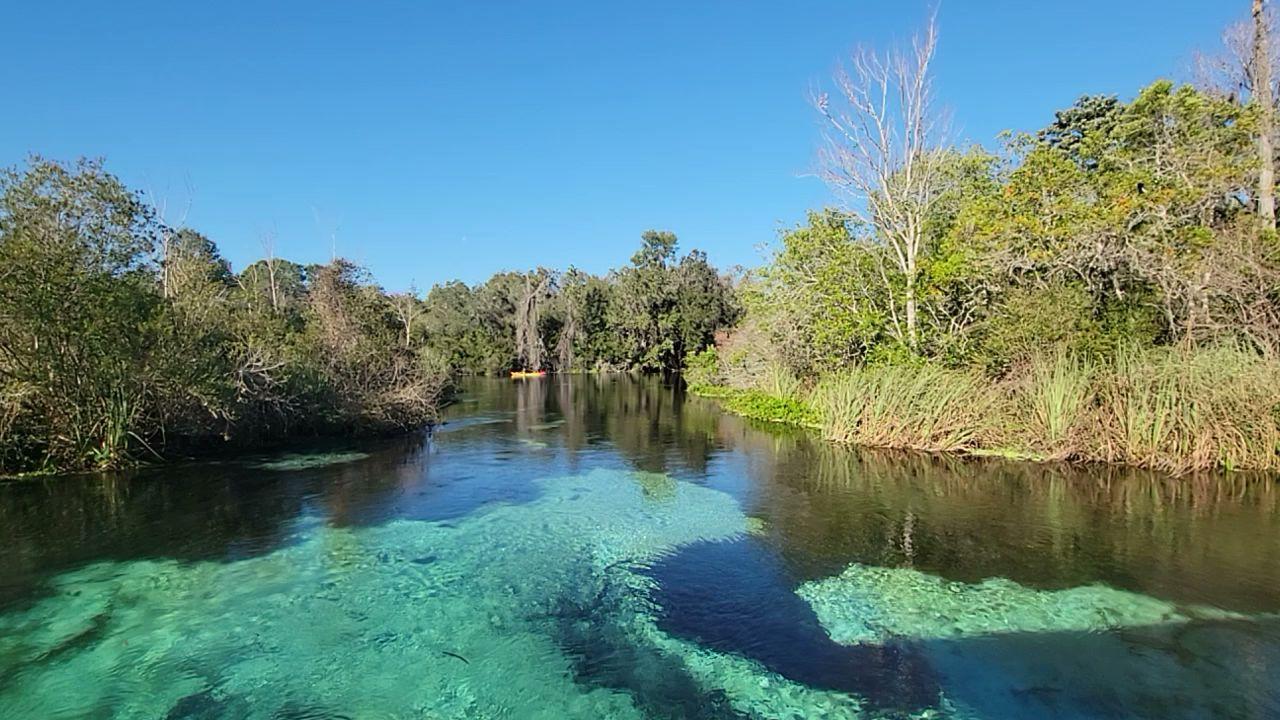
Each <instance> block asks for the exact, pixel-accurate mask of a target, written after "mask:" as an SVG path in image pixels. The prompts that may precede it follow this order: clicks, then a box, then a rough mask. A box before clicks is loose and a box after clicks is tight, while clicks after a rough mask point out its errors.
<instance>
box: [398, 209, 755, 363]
mask: <svg viewBox="0 0 1280 720" xmlns="http://www.w3.org/2000/svg"><path fill="white" fill-rule="evenodd" d="M416 311H417V312H418V313H419V314H420V319H418V320H416V321H415V329H414V332H415V333H419V334H420V335H421V337H422V339H423V342H424V343H425V344H426V345H427V347H430V348H432V349H433V350H434V351H435V352H436V353H437V354H438V355H439V356H441V357H443V358H445V359H446V362H447V364H448V365H449V366H450V367H452V368H456V369H458V370H460V371H463V372H470V373H477V374H484V373H505V372H506V371H508V370H517V369H518V370H555V371H559V372H574V371H590V370H643V371H674V370H679V369H680V368H681V367H682V364H683V361H684V358H685V356H686V355H687V354H688V353H690V352H696V351H699V350H702V349H704V348H706V347H707V346H708V345H710V344H711V343H712V342H713V340H714V338H715V334H716V331H717V330H720V329H722V328H725V327H727V326H728V325H730V324H731V323H733V322H734V321H735V320H736V319H737V317H738V315H739V314H740V309H739V305H738V301H737V297H736V294H735V291H734V286H733V283H732V282H731V281H730V279H729V278H728V277H726V276H723V275H721V274H720V273H719V272H718V271H717V270H716V269H715V268H714V267H712V266H711V264H710V263H708V262H707V256H706V254H704V253H702V252H699V251H697V250H694V251H692V252H690V253H688V254H687V255H684V256H679V255H678V254H677V246H676V236H675V235H673V234H671V233H669V232H657V231H652V230H651V231H648V232H646V233H644V235H643V236H642V242H641V247H640V249H639V250H638V251H637V252H636V253H635V254H634V255H633V256H632V258H631V264H629V265H626V266H624V267H622V268H619V269H615V270H612V271H610V272H609V273H607V274H606V275H604V276H597V275H591V274H588V273H585V272H583V271H581V270H577V269H574V268H569V269H568V270H567V271H564V272H555V271H551V270H546V269H542V268H539V269H537V270H533V271H530V272H502V273H498V274H496V275H494V276H493V277H491V278H489V280H487V281H485V282H484V283H482V284H479V285H476V286H474V287H468V286H467V285H466V284H464V283H461V282H451V283H445V284H443V285H437V286H435V287H433V288H432V289H431V291H430V292H429V293H427V296H426V300H425V302H423V303H421V304H420V305H418V306H417V308H416Z"/></svg>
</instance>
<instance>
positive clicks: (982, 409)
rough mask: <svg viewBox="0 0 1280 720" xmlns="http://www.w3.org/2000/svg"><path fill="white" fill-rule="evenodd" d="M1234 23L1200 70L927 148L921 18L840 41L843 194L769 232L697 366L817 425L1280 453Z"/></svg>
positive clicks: (1265, 31) (1223, 455)
mask: <svg viewBox="0 0 1280 720" xmlns="http://www.w3.org/2000/svg"><path fill="white" fill-rule="evenodd" d="M1255 9H1256V8H1255ZM1255 20H1256V21H1257V25H1256V27H1255V28H1253V29H1250V30H1248V31H1246V30H1245V29H1243V28H1235V29H1233V30H1232V31H1230V32H1228V35H1227V37H1228V43H1229V44H1230V43H1231V41H1232V38H1235V39H1236V42H1235V45H1234V49H1233V52H1231V53H1228V54H1226V55H1224V56H1222V57H1220V58H1217V59H1212V61H1210V62H1205V63H1203V64H1204V66H1205V67H1207V68H1210V69H1211V70H1212V71H1213V72H1210V73H1204V75H1205V77H1206V78H1207V80H1205V81H1204V82H1200V83H1197V84H1184V85H1179V84H1175V83H1173V82H1170V81H1165V80H1161V81H1158V82H1155V83H1153V84H1151V85H1149V86H1148V87H1145V88H1143V89H1141V90H1140V91H1139V92H1138V93H1137V94H1136V95H1135V96H1133V97H1132V98H1130V99H1127V100H1125V99H1120V98H1117V97H1113V96H1085V97H1082V98H1081V99H1080V100H1079V101H1077V102H1076V103H1075V104H1074V105H1072V106H1071V107H1069V108H1065V109H1063V110H1061V111H1059V112H1057V113H1056V115H1055V117H1054V119H1053V121H1052V122H1051V123H1049V124H1048V125H1047V126H1045V127H1044V128H1041V129H1040V130H1038V131H1034V132H1024V133H1016V134H1010V135H1008V136H1007V138H1006V142H1005V145H1004V147H1003V149H1002V150H1001V151H999V152H991V151H988V150H986V149H984V148H981V147H969V148H965V147H959V146H955V145H951V144H948V143H946V142H945V141H944V138H945V134H944V133H943V132H941V130H940V118H941V115H940V114H939V113H938V112H937V111H936V108H935V107H934V102H933V98H932V96H931V94H932V80H931V63H932V58H933V52H934V47H935V42H936V38H937V33H936V29H935V26H934V25H933V23H932V22H931V23H930V25H929V28H928V30H927V31H926V32H925V33H923V34H921V35H920V36H919V37H917V39H916V41H915V42H914V43H913V44H912V45H911V46H910V47H909V48H908V49H906V50H904V51H891V52H889V53H884V54H877V53H874V52H871V51H859V52H858V53H857V54H855V56H854V59H853V61H852V63H851V64H850V65H849V67H848V69H847V70H845V71H842V72H839V73H838V74H837V76H836V78H835V82H834V84H833V90H832V91H831V92H830V93H823V94H819V95H818V96H817V97H816V98H815V105H816V107H817V110H818V112H819V115H820V117H821V118H822V119H823V121H824V123H825V125H826V130H827V132H826V135H825V139H826V144H825V146H824V149H823V151H822V154H821V158H820V160H821V167H822V174H823V176H824V177H825V179H826V180H827V181H828V183H829V184H830V185H831V187H832V188H833V190H834V191H835V192H836V195H837V197H839V198H840V199H841V202H840V203H839V204H838V205H835V206H834V207H832V208H829V209H826V210H822V211H815V212H812V213H810V215H809V217H808V220H807V222H805V223H804V224H802V225H800V226H798V227H795V228H793V229H790V230H787V231H785V232H783V233H782V234H781V237H780V241H779V243H778V244H777V245H776V247H775V248H774V252H773V254H772V257H771V258H770V260H769V262H768V263H766V265H765V266H764V267H762V268H760V269H758V270H756V271H754V272H753V273H752V274H751V275H750V277H749V278H748V279H747V281H746V282H745V283H744V287H743V296H744V303H745V305H746V307H747V313H746V318H745V320H744V321H743V323H742V324H741V326H740V327H739V329H738V330H737V332H736V333H735V334H734V336H733V337H732V338H731V339H730V341H729V342H728V343H725V344H723V345H722V346H721V347H720V349H719V353H718V355H715V356H703V357H699V358H698V361H697V363H696V365H695V367H696V368H697V374H696V375H697V377H696V378H695V379H696V381H698V382H704V383H705V382H712V383H720V384H728V385H732V386H736V387H739V388H744V389H754V390H763V391H769V392H770V393H771V394H774V395H777V394H778V393H777V392H775V390H777V389H778V388H783V389H784V391H785V392H784V393H783V394H787V395H790V396H794V398H795V399H797V401H798V402H801V405H803V404H805V403H806V402H807V403H810V404H812V405H814V406H815V407H816V410H817V412H816V413H807V412H806V411H805V409H804V408H803V407H795V408H786V407H780V406H776V405H769V404H764V405H760V404H757V407H759V408H767V410H761V412H767V413H770V414H775V415H779V416H782V415H785V416H788V417H817V416H821V417H822V420H821V421H820V422H822V423H823V424H824V425H825V427H826V430H827V432H828V434H830V435H832V436H833V437H837V438H840V439H853V440H858V441H868V442H875V443H877V444H889V445H903V446H916V447H929V448H934V449H939V448H943V447H947V448H959V449H963V448H991V447H1008V446H1011V445H1012V446H1014V447H1015V448H1017V449H1018V450H1026V449H1030V450H1032V451H1034V452H1035V453H1037V454H1048V455H1056V456H1076V457H1086V458H1096V459H1107V460H1115V459H1119V460H1123V461H1126V462H1138V463H1140V464H1154V465H1160V466H1165V467H1170V468H1172V469H1188V468H1193V467H1203V466H1208V465H1214V464H1223V465H1229V466H1230V465H1240V464H1249V465H1255V466H1263V467H1273V466H1278V465H1280V455H1278V454H1277V451H1278V450H1280V447H1278V446H1277V442H1278V441H1280V391H1276V390H1272V389H1268V388H1274V387H1278V386H1280V242H1278V241H1277V233H1276V230H1275V216H1274V212H1273V210H1272V209H1271V208H1272V207H1273V202H1274V201H1273V200H1272V198H1273V196H1274V173H1272V172H1271V168H1272V166H1273V164H1274V162H1275V158H1274V157H1273V155H1272V152H1273V151H1272V150H1270V148H1271V147H1273V144H1272V143H1271V142H1270V141H1271V139H1272V138H1271V134H1272V133H1273V132H1274V130H1273V128H1274V123H1273V122H1272V120H1271V118H1272V116H1273V115H1274V113H1275V107H1274V100H1273V97H1274V95H1273V93H1272V88H1271V83H1272V82H1273V81H1272V80H1271V79H1270V75H1271V73H1270V65H1271V64H1272V63H1273V62H1275V59H1274V55H1273V54H1272V53H1271V52H1270V51H1269V50H1267V49H1266V43H1267V42H1268V38H1269V34H1270V21H1269V18H1267V17H1266V16H1265V15H1257V14H1256V15H1255ZM1253 30H1257V31H1256V32H1254V31H1253ZM1264 59H1265V61H1264ZM1259 68H1264V69H1265V70H1266V72H1259ZM1260 78H1262V79H1261V80H1260ZM1260 82H1261V83H1263V84H1264V85H1265V88H1264V89H1265V92H1262V91H1255V87H1257V86H1258V83H1260ZM1260 98H1261V99H1260ZM780 378H781V379H780ZM837 386H838V387H837ZM815 387H817V388H819V389H820V390H822V392H812V393H809V394H806V393H807V392H809V391H806V388H808V389H813V388H815ZM885 392H892V393H895V394H896V395H895V397H893V398H888V397H880V396H879V395H877V393H881V394H883V393H885ZM907 396H910V397H912V398H914V400H913V401H912V402H910V403H907V404H906V405H909V406H910V407H907V406H905V405H904V406H903V407H902V408H900V410H901V412H898V411H895V412H889V411H888V410H887V408H889V407H890V406H891V405H894V404H895V403H897V402H898V401H899V400H901V399H902V397H907ZM1147 396H1150V397H1153V398H1158V399H1156V400H1149V398H1148V397H1147ZM988 398H998V399H999V400H1000V402H998V403H996V405H999V406H1000V407H995V406H993V405H992V404H991V403H989V402H987V399H988ZM935 401H936V402H935ZM739 403H741V400H740V399H739ZM919 408H929V412H928V413H923V414H920V416H919V417H917V418H915V419H914V420H908V419H906V418H904V417H903V416H902V414H903V413H912V412H915V410H914V409H919ZM875 413H881V416H880V417H879V421H880V422H882V423H883V426H882V427H879V428H873V427H872V424H873V423H872V420H873V417H872V416H873V415H874V414H875ZM926 414H927V415H930V416H931V418H932V419H930V418H926V417H924V415H926ZM944 415H945V416H946V417H943V416H944ZM996 416H1001V417H1003V418H1004V420H1003V421H1001V422H1002V423H1003V426H1002V427H992V426H991V425H990V422H989V421H990V419H991V418H992V417H996ZM1050 416H1052V417H1050ZM1211 417H1212V418H1213V420H1212V421H1209V420H1207V418H1211ZM917 421H918V422H917ZM912 423H916V424H915V425H914V426H913V428H914V429H909V428H907V427H906V426H908V425H912ZM947 423H951V427H952V429H954V430H955V432H947V433H942V432H939V430H938V429H939V428H940V427H942V426H945V425H947ZM1050 425H1051V426H1052V427H1051V428H1050V427H1048V426H1050ZM1032 426H1036V427H1040V428H1041V429H1042V430H1044V432H1043V433H1041V435H1040V436H1037V437H1027V433H1026V430H1027V428H1028V427H1032ZM917 431H918V432H917Z"/></svg>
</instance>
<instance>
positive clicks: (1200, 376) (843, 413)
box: [693, 345, 1280, 475]
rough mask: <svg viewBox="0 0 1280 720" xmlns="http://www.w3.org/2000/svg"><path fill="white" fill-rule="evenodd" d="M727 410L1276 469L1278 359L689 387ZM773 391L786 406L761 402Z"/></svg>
mask: <svg viewBox="0 0 1280 720" xmlns="http://www.w3.org/2000/svg"><path fill="white" fill-rule="evenodd" d="M693 390H694V392H696V393H698V394H702V395H705V396H708V397H715V398H720V399H722V400H723V401H724V404H725V406H726V408H727V409H729V410H730V411H733V412H737V413H739V414H743V415H747V416H749V417H755V418H758V419H766V420H773V421H776V422H789V423H791V424H797V425H803V424H807V423H806V422H803V421H800V422H798V421H796V420H794V419H792V418H805V419H810V418H816V419H817V420H818V422H817V426H818V427H819V428H820V429H821V432H822V433H823V435H824V437H826V438H827V439H829V440H832V441H834V442H840V443H851V444H857V445H865V446H871V447H886V448H902V449H913V450H923V451H945V452H964V453H976V454H1003V455H1010V456H1016V457H1023V458H1035V459H1041V460H1077V461H1092V462H1105V463H1115V464H1124V465H1132V466H1136V467H1144V468H1152V469H1158V470H1162V471H1166V472H1169V473H1171V474H1175V475H1181V474H1186V473H1190V472H1193V471H1200V470H1209V469H1226V470H1246V469H1247V470H1267V471H1274V470H1280V362H1277V361H1275V360H1271V359H1267V358H1263V357H1261V356H1259V355H1257V354H1256V353H1253V352H1251V351H1249V350H1247V349H1245V348H1241V347H1238V346H1233V345H1220V346H1212V347H1206V348H1200V349H1173V348H1154V349H1148V350H1144V351H1136V350H1135V351H1128V352H1125V353H1122V354H1120V355H1118V356H1117V357H1116V358H1115V359H1114V360H1112V361H1110V362H1097V361H1088V360H1085V359H1082V358H1080V357H1079V356H1076V355H1072V354H1070V353H1066V352H1057V353H1053V354H1048V355H1042V356H1037V357H1035V358H1033V359H1032V360H1031V361H1030V362H1028V363H1027V364H1025V365H1024V366H1023V367H1022V368H1020V369H1018V370H1016V371H1013V372H1011V373H1010V375H1008V376H1007V377H1003V378H999V379H990V378H985V377H984V376H982V375H981V374H980V373H977V372H974V371H966V370H955V369H949V368H944V367H940V366H937V365H931V364H924V365H881V366H871V367H860V368H855V369H851V370H847V371H845V372H843V373H840V374H836V375H832V376H829V377H827V378H824V379H823V380H821V381H820V382H818V383H817V384H816V385H814V386H813V387H812V388H810V389H809V390H807V391H804V392H801V393H799V394H797V395H793V396H790V397H786V398H779V397H776V396H773V395H771V394H770V393H769V392H768V391H767V390H765V389H763V388H760V389H723V390H717V388H715V387H713V386H696V387H694V388H693ZM770 399H772V401H773V402H776V403H786V404H787V406H788V407H789V408H792V410H791V411H790V412H789V413H780V412H767V411H765V412H762V411H760V410H759V409H760V408H768V407H770V404H769V403H770Z"/></svg>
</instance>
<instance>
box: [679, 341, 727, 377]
mask: <svg viewBox="0 0 1280 720" xmlns="http://www.w3.org/2000/svg"><path fill="white" fill-rule="evenodd" d="M684 381H685V383H687V384H688V385H689V387H705V386H709V385H720V384H721V382H722V380H721V377H720V357H719V354H718V353H717V352H716V348H715V346H714V345H712V346H709V347H707V348H706V349H705V350H701V351H698V352H690V353H689V354H688V355H686V356H685V358H684Z"/></svg>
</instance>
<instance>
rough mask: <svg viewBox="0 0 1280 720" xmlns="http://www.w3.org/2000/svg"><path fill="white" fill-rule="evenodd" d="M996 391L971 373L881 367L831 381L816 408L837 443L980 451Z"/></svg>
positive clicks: (819, 391)
mask: <svg viewBox="0 0 1280 720" xmlns="http://www.w3.org/2000/svg"><path fill="white" fill-rule="evenodd" d="M992 400H993V392H992V389H991V388H990V387H987V386H986V384H985V383H984V382H983V380H982V379H981V378H979V377H978V376H977V375H974V374H972V373H968V372H963V371H959V370H950V369H946V368H941V367H937V366H933V365H921V366H915V365H883V366H877V367H865V368H858V369H856V370H852V371H848V372H845V373H843V374H840V375H836V376H833V377H830V378H828V379H826V380H824V381H823V382H821V383H819V384H818V386H817V387H816V388H815V389H814V393H813V400H812V404H813V406H814V408H815V409H816V410H817V411H818V413H819V414H820V415H821V416H822V420H823V429H824V431H825V432H826V434H827V436H828V437H829V438H831V439H832V440H835V441H837V442H848V443H855V444H859V445H873V446H878V447H892V448H916V449H920V450H969V449H974V448H976V447H978V445H979V444H980V441H981V439H982V436H983V434H984V430H985V428H986V427H987V424H986V423H987V418H988V416H989V413H990V411H991V409H992V408H993V406H994V403H993V402H992Z"/></svg>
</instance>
